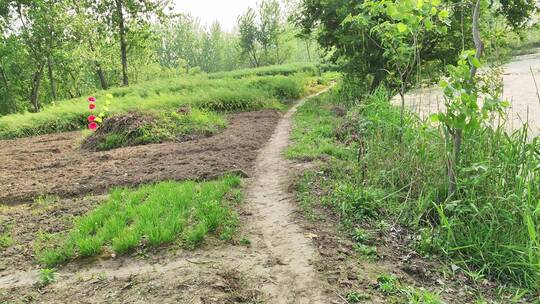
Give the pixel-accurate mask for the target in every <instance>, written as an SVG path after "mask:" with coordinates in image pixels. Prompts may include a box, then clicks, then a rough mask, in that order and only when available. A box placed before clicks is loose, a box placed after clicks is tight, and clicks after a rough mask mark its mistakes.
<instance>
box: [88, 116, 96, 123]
mask: <svg viewBox="0 0 540 304" xmlns="http://www.w3.org/2000/svg"><path fill="white" fill-rule="evenodd" d="M95 120H96V117H95V116H94V115H90V116H88V122H94V121H95Z"/></svg>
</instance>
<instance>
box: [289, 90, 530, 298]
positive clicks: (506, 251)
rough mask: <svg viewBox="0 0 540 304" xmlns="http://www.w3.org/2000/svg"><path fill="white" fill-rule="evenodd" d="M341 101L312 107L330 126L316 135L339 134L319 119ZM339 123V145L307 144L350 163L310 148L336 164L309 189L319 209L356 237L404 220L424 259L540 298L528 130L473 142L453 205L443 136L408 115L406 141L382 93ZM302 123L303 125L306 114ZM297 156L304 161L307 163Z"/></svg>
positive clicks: (485, 134)
mask: <svg viewBox="0 0 540 304" xmlns="http://www.w3.org/2000/svg"><path fill="white" fill-rule="evenodd" d="M339 99H340V97H339V96H337V95H327V96H326V98H324V99H323V103H322V104H321V105H318V107H319V110H314V109H313V108H312V107H313V105H312V104H307V105H306V106H305V107H306V108H308V109H311V110H312V111H313V114H312V119H311V121H312V122H313V123H314V124H323V125H324V126H318V127H313V128H311V130H317V129H324V128H331V127H332V126H333V125H335V122H332V123H330V122H331V120H330V119H327V120H320V119H319V118H318V117H319V116H320V115H327V114H328V112H327V108H328V107H329V106H331V105H332V104H339V103H340V100H339ZM334 118H335V119H337V120H341V124H340V126H339V127H338V128H337V131H336V132H335V133H334V134H333V135H331V133H330V132H326V133H325V134H316V133H314V132H313V131H311V130H307V132H306V134H305V135H304V136H300V137H301V138H303V139H306V138H309V137H310V136H315V137H318V136H329V135H331V136H332V137H333V138H332V140H333V143H334V145H335V147H334V148H333V149H332V150H331V151H333V150H340V151H346V152H347V151H348V152H347V153H350V154H351V155H350V156H349V157H335V155H333V152H332V153H327V151H324V150H320V149H318V147H317V143H318V142H320V140H313V141H312V148H313V150H312V151H317V153H321V154H323V155H326V157H328V156H330V157H331V158H330V162H328V164H327V165H326V166H325V167H324V169H323V171H322V173H320V174H313V173H311V174H308V175H307V176H306V180H304V183H305V184H307V185H311V186H312V187H311V189H312V190H313V191H314V192H313V193H312V195H320V196H321V197H320V198H318V199H315V200H319V201H321V202H323V203H324V204H327V205H329V206H332V207H333V208H334V209H335V210H336V211H337V212H338V213H339V214H340V215H341V219H342V221H343V222H344V223H345V224H346V225H347V226H350V227H354V226H355V225H359V224H360V223H362V222H365V221H366V220H369V219H374V220H379V219H380V218H381V217H382V216H391V217H395V218H398V219H399V220H400V222H401V223H403V224H404V225H406V226H409V227H410V228H412V229H413V230H415V231H417V233H418V241H417V242H416V246H417V248H418V250H419V251H421V252H424V253H429V254H434V253H435V254H439V255H440V256H442V257H445V258H448V259H450V260H452V263H454V264H456V265H458V266H460V267H461V268H462V269H464V270H465V272H467V273H470V274H474V277H476V278H491V279H497V280H499V281H500V282H503V283H509V282H511V283H513V284H514V285H516V286H520V287H524V288H528V289H529V290H531V291H537V289H538V286H540V233H539V231H540V174H539V173H540V140H539V139H538V138H535V139H533V140H529V139H528V134H527V128H526V127H524V128H523V129H522V130H521V131H518V132H515V133H511V134H509V133H507V132H506V131H505V129H504V127H500V128H498V129H491V128H487V127H486V128H482V129H479V130H477V131H474V132H472V133H469V134H467V136H465V141H464V143H463V147H464V151H463V160H462V167H461V169H460V174H459V176H460V183H459V188H458V192H457V195H456V196H455V197H454V199H452V200H451V201H448V200H447V199H446V196H447V191H448V190H447V180H446V158H445V155H446V147H445V146H444V140H443V139H442V138H443V136H442V134H441V131H440V130H439V129H438V128H437V127H436V126H433V125H431V124H429V123H428V122H425V121H422V120H421V119H420V118H418V117H416V116H415V115H413V114H410V113H409V114H408V116H407V119H406V122H405V128H404V130H403V140H400V139H399V138H400V136H399V130H400V129H399V109H397V108H395V107H393V106H392V105H391V104H390V102H389V96H388V94H387V92H386V91H385V90H383V89H380V90H378V91H377V92H376V93H375V94H374V95H372V96H370V97H369V98H367V99H366V100H363V101H362V102H361V103H360V104H357V105H356V106H352V107H351V109H350V111H349V113H348V115H347V116H346V117H345V118H339V117H337V116H334ZM296 119H297V123H299V125H302V124H304V122H303V121H304V120H305V118H303V117H302V111H300V112H299V115H298V116H297V118H296ZM303 139H300V140H299V139H296V146H293V147H292V148H291V150H290V151H295V149H298V147H299V146H302V145H305V142H304V141H303ZM340 147H341V148H340ZM302 151H309V149H308V148H307V147H304V148H303V149H302ZM290 155H291V156H293V157H295V158H302V153H300V154H299V153H291V154H290ZM305 155H309V154H308V153H307V152H306V153H305ZM309 156H310V157H312V155H309ZM351 159H352V160H351ZM321 193H322V195H321ZM303 197H304V199H305V197H306V196H305V195H303ZM308 200H309V198H308Z"/></svg>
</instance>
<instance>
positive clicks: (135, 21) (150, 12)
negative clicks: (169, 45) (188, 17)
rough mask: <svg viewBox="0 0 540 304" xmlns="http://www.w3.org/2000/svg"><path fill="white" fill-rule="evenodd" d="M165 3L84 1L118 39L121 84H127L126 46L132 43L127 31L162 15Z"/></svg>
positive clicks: (106, 0)
mask: <svg viewBox="0 0 540 304" xmlns="http://www.w3.org/2000/svg"><path fill="white" fill-rule="evenodd" d="M165 4H166V2H165V1H152V0H104V1H88V0H87V1H86V2H85V5H86V6H87V7H88V8H90V11H91V12H92V15H93V16H94V17H95V18H97V19H99V21H100V22H102V23H103V24H106V25H107V26H108V27H109V30H110V31H111V32H113V33H114V35H115V37H117V39H118V42H119V45H120V59H121V63H122V84H123V85H124V86H128V85H129V76H128V75H129V73H128V48H129V46H130V44H132V43H134V42H133V41H128V39H127V36H128V32H129V31H130V30H131V28H133V27H134V26H135V25H139V26H141V25H142V24H147V23H149V22H150V19H151V18H152V17H161V16H163V9H164V6H165ZM130 27H131V28H130Z"/></svg>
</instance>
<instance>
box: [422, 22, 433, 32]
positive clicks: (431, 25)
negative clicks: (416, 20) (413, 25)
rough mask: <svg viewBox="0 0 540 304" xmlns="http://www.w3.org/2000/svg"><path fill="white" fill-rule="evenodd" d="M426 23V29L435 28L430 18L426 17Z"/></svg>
mask: <svg viewBox="0 0 540 304" xmlns="http://www.w3.org/2000/svg"><path fill="white" fill-rule="evenodd" d="M424 25H425V26H426V29H427V30H428V31H429V30H431V29H432V28H433V23H432V22H431V20H429V19H426V20H424Z"/></svg>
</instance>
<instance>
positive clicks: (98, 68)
mask: <svg viewBox="0 0 540 304" xmlns="http://www.w3.org/2000/svg"><path fill="white" fill-rule="evenodd" d="M94 64H95V65H96V73H97V75H98V77H99V83H100V84H101V88H102V89H103V90H107V89H109V84H108V83H107V78H105V72H103V69H102V68H101V63H99V61H97V60H96V61H95V62H94Z"/></svg>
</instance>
